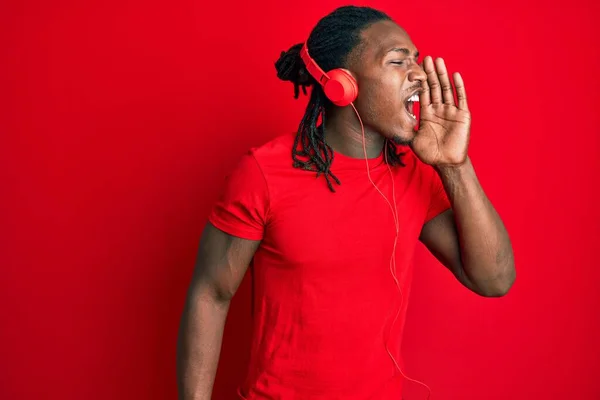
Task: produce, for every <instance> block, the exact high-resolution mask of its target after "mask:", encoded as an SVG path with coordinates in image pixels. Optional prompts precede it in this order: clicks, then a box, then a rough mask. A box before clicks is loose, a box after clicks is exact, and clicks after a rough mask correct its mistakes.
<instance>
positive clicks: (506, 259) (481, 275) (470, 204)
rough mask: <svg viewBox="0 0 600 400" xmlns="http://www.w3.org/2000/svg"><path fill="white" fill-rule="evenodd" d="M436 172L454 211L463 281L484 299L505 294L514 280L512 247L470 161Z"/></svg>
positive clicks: (439, 169)
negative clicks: (464, 279) (467, 282)
mask: <svg viewBox="0 0 600 400" xmlns="http://www.w3.org/2000/svg"><path fill="white" fill-rule="evenodd" d="M437 171H438V174H439V175H440V178H441V179H442V182H443V184H444V188H445V189H446V193H447V195H448V197H449V200H450V202H451V204H452V209H453V211H454V217H455V222H456V226H457V230H458V238H459V242H460V253H461V260H462V268H463V272H464V275H465V277H466V279H467V280H468V281H469V282H470V283H471V284H472V285H473V286H474V287H475V288H476V289H477V291H478V292H480V293H481V294H483V295H486V296H498V295H502V294H505V293H506V292H507V291H508V289H509V288H510V286H511V285H512V283H513V282H514V279H515V267H514V258H513V250H512V245H511V243H510V239H509V236H508V233H507V231H506V228H505V227H504V224H503V223H502V220H501V218H500V216H499V215H498V213H497V212H496V210H495V209H494V207H493V205H492V204H491V202H490V201H489V199H488V198H487V196H486V194H485V193H484V191H483V189H482V187H481V185H480V183H479V181H478V179H477V176H476V174H475V170H474V169H473V165H472V164H471V160H470V159H467V161H466V162H465V163H464V164H463V165H461V166H459V167H444V168H438V169H437Z"/></svg>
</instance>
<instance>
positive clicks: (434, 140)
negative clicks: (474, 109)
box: [411, 57, 471, 167]
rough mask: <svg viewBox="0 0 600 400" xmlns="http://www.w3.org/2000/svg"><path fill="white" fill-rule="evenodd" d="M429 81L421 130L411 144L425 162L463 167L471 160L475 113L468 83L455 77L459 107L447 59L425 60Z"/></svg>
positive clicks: (424, 92)
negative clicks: (470, 101) (471, 139)
mask: <svg viewBox="0 0 600 400" xmlns="http://www.w3.org/2000/svg"><path fill="white" fill-rule="evenodd" d="M423 67H424V69H425V72H426V73H427V81H423V83H422V88H423V90H422V92H421V94H420V96H419V99H420V111H421V113H420V114H421V116H420V121H419V130H418V132H417V134H416V136H415V138H414V140H413V141H412V143H411V147H412V149H413V151H414V153H415V154H416V155H417V157H419V159H420V160H421V161H423V162H424V163H426V164H429V165H433V166H436V167H444V166H450V167H452V166H459V165H461V164H463V163H464V162H465V161H466V160H467V150H468V145H469V135H470V130H471V113H470V112H469V107H468V105H467V95H466V92H465V87H464V83H463V80H462V77H461V76H460V74H459V73H455V74H454V85H455V87H456V95H457V99H458V105H457V104H456V103H455V101H454V90H453V88H452V84H451V83H450V78H449V76H448V72H447V70H446V65H445V64H444V60H443V59H441V58H438V59H436V61H435V65H434V62H433V59H432V58H431V57H425V59H424V60H423Z"/></svg>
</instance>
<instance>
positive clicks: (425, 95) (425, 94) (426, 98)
mask: <svg viewBox="0 0 600 400" xmlns="http://www.w3.org/2000/svg"><path fill="white" fill-rule="evenodd" d="M419 104H420V105H421V108H423V107H425V106H428V105H429V104H431V96H430V95H429V85H428V84H427V79H424V80H422V81H421V93H419Z"/></svg>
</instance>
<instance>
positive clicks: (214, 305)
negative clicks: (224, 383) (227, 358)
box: [177, 294, 229, 400]
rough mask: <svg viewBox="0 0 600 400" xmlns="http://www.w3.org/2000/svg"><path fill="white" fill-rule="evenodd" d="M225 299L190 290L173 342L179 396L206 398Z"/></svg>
mask: <svg viewBox="0 0 600 400" xmlns="http://www.w3.org/2000/svg"><path fill="white" fill-rule="evenodd" d="M228 309H229V301H220V300H217V299H214V298H213V297H212V296H210V295H205V294H190V295H189V296H188V299H187V301H186V306H185V309H184V312H183V316H182V319H181V327H180V332H179V340H178V344H177V380H178V388H179V399H180V400H210V399H211V394H212V389H213V384H214V379H215V375H216V372H217V365H218V363H219V355H220V351H221V344H222V340H223V330H224V326H225V320H226V318H227V311H228Z"/></svg>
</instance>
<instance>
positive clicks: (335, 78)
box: [323, 68, 358, 107]
mask: <svg viewBox="0 0 600 400" xmlns="http://www.w3.org/2000/svg"><path fill="white" fill-rule="evenodd" d="M327 75H328V76H329V80H328V81H327V83H325V86H324V87H323V91H324V92H325V95H326V96H327V98H328V99H329V100H331V102H332V103H333V104H335V105H336V106H340V107H344V106H347V105H349V104H350V103H352V102H353V101H354V100H356V97H357V96H358V85H357V83H356V80H355V79H354V77H353V76H352V75H351V74H350V72H348V71H346V70H344V69H341V68H337V69H334V70H331V71H329V72H328V73H327Z"/></svg>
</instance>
